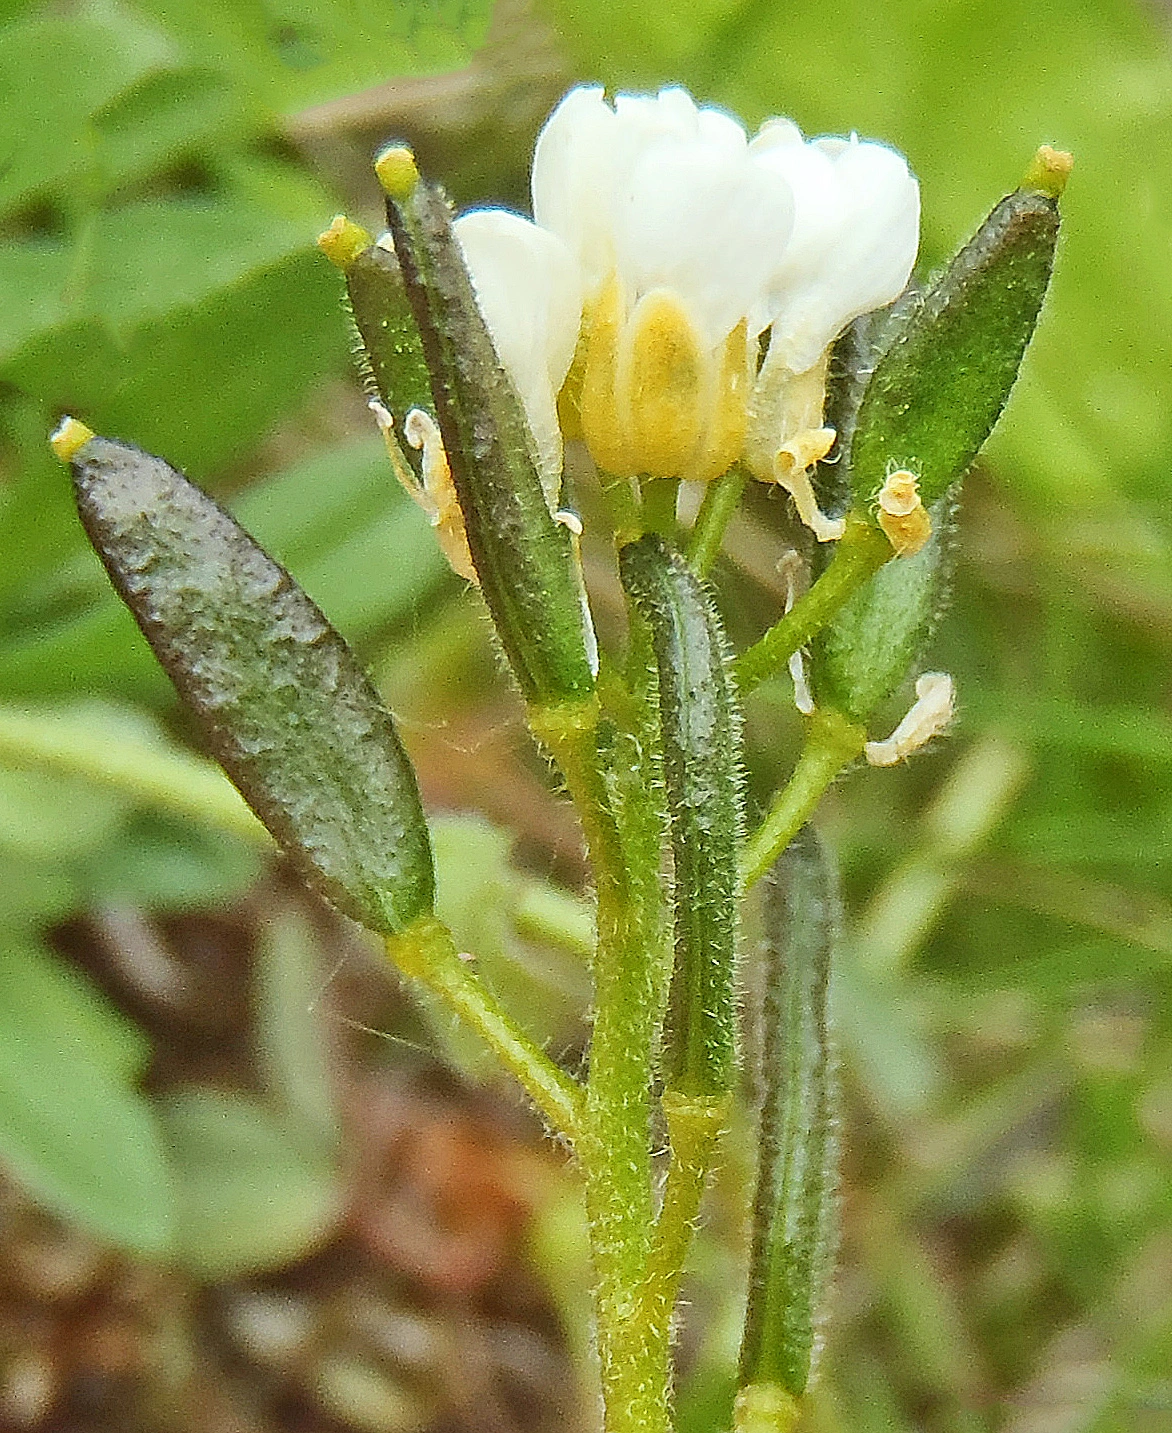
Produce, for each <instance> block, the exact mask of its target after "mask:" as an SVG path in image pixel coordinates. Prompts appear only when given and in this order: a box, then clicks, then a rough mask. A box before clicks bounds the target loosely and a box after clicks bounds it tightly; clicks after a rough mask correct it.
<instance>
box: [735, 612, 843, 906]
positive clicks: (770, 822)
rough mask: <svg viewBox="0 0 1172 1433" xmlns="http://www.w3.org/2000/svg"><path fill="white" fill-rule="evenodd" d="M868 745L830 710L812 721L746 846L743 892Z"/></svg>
mask: <svg viewBox="0 0 1172 1433" xmlns="http://www.w3.org/2000/svg"><path fill="white" fill-rule="evenodd" d="M794 610H795V611H796V610H797V609H796V608H795V609H794ZM866 739H867V733H866V731H865V729H864V728H863V727H861V726H857V725H856V724H855V723H854V722H852V721H848V720H847V718H846V717H844V716H842V715H841V714H840V713H839V712H836V711H833V710H831V709H829V708H826V709H823V708H819V710H817V711H816V712H815V713H814V715H813V716H812V717H810V719H809V725H808V727H807V730H806V744H805V746H804V747H803V748H802V754H801V756H799V757H798V764H797V766H795V767H794V770H793V775H792V776H791V777H790V779H789V781H788V782H787V783H786V785H785V786H784V787H783V788H782V790H781V791H780V792H779V793H778V795H777V798H776V799H775V801H774V803H773V805H772V806H771V807H770V809H769V814H768V815H767V816H766V817H765V820H764V821H762V823H761V825H760V826H759V827H758V828H757V830H756V831H754V833H753V834H752V836H751V837H750V838H749V839H748V841H746V842H745V847H744V851H743V853H742V855H741V887H742V889H743V890H748V888H749V887H750V886H751V885H753V884H754V882H756V881H759V880H760V879H761V877H762V876H763V875H764V874H765V872H766V871H768V869H769V868H770V866H772V865H773V863H774V861H776V860H777V858H778V856H780V855H781V853H782V852H783V851H784V850H785V848H786V847H787V846H788V845H789V843H790V842H791V841H792V840H793V838H794V837H795V836H796V835H797V833H798V831H800V830H801V828H802V827H803V826H804V825H805V824H806V822H807V821H808V820H809V818H810V816H811V815H812V814H813V811H814V808H815V806H817V804H818V802H819V801H820V800H821V799H822V796H823V793H824V792H825V791H826V790H827V788H828V787H829V786H830V785H831V784H832V783H833V781H834V779H835V777H836V776H838V774H839V773H840V772H841V771H842V770H843V769H844V768H845V767H847V766H849V765H850V763H851V762H852V761H854V760H855V758H856V757H857V756H859V754H860V753H861V752H862V750H863V745H864V743H865V742H866Z"/></svg>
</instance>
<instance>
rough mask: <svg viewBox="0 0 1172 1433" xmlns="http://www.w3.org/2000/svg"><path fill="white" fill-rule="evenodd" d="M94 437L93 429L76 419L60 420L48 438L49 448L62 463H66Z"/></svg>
mask: <svg viewBox="0 0 1172 1433" xmlns="http://www.w3.org/2000/svg"><path fill="white" fill-rule="evenodd" d="M93 436H94V434H93V429H92V428H87V427H86V426H85V424H84V423H79V422H78V421H77V419H76V418H70V417H68V416H66V417H64V418H62V420H61V421H60V423H58V424H57V426H56V428H54V430H53V432H52V433H51V434H50V436H49V447H50V448H52V449H53V452H54V453H55V454H56V456H57V457H58V458H60V459H61V461H62V462H63V463H68V462H69V461H70V460H71V459H72V458H73V457H75V456H76V454H77V452H78V451H79V449H81V448H84V447H85V445H86V444H87V443H88V442H89V440H90V439H91V438H92V437H93Z"/></svg>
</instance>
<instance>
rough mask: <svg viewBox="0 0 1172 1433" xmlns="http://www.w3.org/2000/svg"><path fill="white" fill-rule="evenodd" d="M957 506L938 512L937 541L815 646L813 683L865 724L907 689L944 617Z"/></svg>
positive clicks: (876, 584)
mask: <svg viewBox="0 0 1172 1433" xmlns="http://www.w3.org/2000/svg"><path fill="white" fill-rule="evenodd" d="M954 507H955V504H954V502H953V500H952V499H951V498H949V497H945V498H942V499H941V500H940V501H939V502H937V503H936V504H935V506H934V507H933V508H932V509H931V512H930V517H931V521H932V536H931V537H930V538H929V539H928V541H927V543H925V545H924V546H923V547H922V548H921V549H920V551H919V552H917V553H916V554H915V555H914V556H912V557H901V558H898V559H896V560H895V561H893V562H888V563H886V564H885V565H884V566H883V567H881V568H880V569H879V571H878V572H877V573H876V574H875V575H874V577H872V578H871V579H870V580H869V581H868V582H867V583H865V584H864V586H862V587H860V588H859V590H858V591H857V592H856V593H855V594H854V596H853V597H850V598H848V599H847V601H846V603H845V604H844V605H843V607H842V608H840V610H839V611H838V612H837V613H836V615H835V616H834V617H833V619H832V620H831V621H830V623H829V624H828V625H827V626H826V627H824V628H823V629H822V631H821V632H819V633H818V635H817V636H816V637H815V638H814V640H813V642H812V643H811V645H810V684H811V687H812V689H813V692H814V696H815V700H816V702H818V703H822V702H825V703H826V704H827V705H829V706H831V707H834V708H835V709H836V710H837V711H840V712H842V714H843V715H844V716H847V717H850V718H851V720H852V721H856V722H865V721H866V720H867V719H868V717H870V716H871V715H872V713H873V712H874V711H875V709H876V707H878V706H879V705H880V703H881V702H884V701H886V700H887V698H888V697H889V696H891V695H892V693H893V692H895V691H896V689H897V688H898V687H899V685H900V683H901V682H903V680H904V679H905V677H906V676H907V675H908V672H909V671H910V670H911V668H912V666H913V664H914V663H915V662H916V660H917V658H918V657H919V656H920V653H921V652H922V651H923V650H924V648H925V647H926V645H927V643H928V640H929V638H930V637H931V635H932V631H933V629H934V628H935V626H936V623H937V621H938V620H939V617H940V614H941V613H942V611H943V610H944V607H945V604H946V601H947V596H948V581H949V575H950V572H951V567H952V555H953V551H954V548H955V538H954V532H955V519H954V514H953V510H954Z"/></svg>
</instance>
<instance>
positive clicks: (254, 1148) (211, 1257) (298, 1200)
mask: <svg viewBox="0 0 1172 1433" xmlns="http://www.w3.org/2000/svg"><path fill="white" fill-rule="evenodd" d="M159 1113H160V1116H161V1119H162V1121H163V1127H164V1130H165V1132H166V1140H167V1146H168V1150H169V1154H170V1158H171V1161H172V1164H173V1167H174V1171H175V1203H176V1230H175V1237H176V1252H177V1255H178V1257H179V1258H180V1259H181V1260H182V1262H183V1263H184V1264H186V1266H187V1267H188V1268H189V1269H190V1270H191V1271H192V1272H193V1273H194V1274H196V1275H197V1277H199V1278H202V1279H207V1280H209V1281H215V1280H221V1279H229V1278H235V1277H239V1276H240V1275H243V1274H253V1273H258V1272H261V1271H263V1270H266V1269H279V1268H281V1267H282V1266H284V1265H285V1264H288V1263H291V1262H292V1261H293V1260H295V1259H297V1258H300V1257H303V1256H304V1255H306V1254H308V1253H309V1252H310V1251H311V1250H312V1249H314V1248H316V1247H317V1246H318V1245H319V1244H321V1243H322V1242H324V1241H325V1240H326V1239H327V1238H328V1237H329V1235H330V1233H331V1231H332V1229H333V1227H334V1225H335V1223H336V1222H337V1219H338V1218H339V1215H340V1213H341V1207H342V1203H341V1201H342V1191H341V1187H340V1184H339V1180H338V1176H337V1171H336V1169H335V1168H334V1165H333V1162H332V1160H330V1159H329V1158H328V1157H326V1156H324V1155H322V1154H320V1153H309V1152H306V1150H305V1149H304V1148H303V1142H302V1141H300V1140H299V1139H298V1138H297V1136H296V1135H295V1133H293V1132H292V1131H291V1130H290V1129H289V1127H288V1126H287V1125H286V1124H284V1123H283V1122H282V1121H281V1120H279V1119H278V1118H276V1117H275V1116H274V1115H272V1114H270V1113H269V1112H268V1111H267V1110H265V1109H264V1108H262V1107H261V1106H260V1105H258V1104H257V1103H256V1102H255V1101H253V1100H250V1099H248V1098H246V1097H245V1096H243V1095H233V1094H227V1093H221V1092H219V1091H216V1090H211V1089H200V1088H196V1087H192V1088H190V1089H186V1090H181V1091H178V1092H176V1093H175V1094H172V1095H169V1096H167V1097H166V1098H164V1099H163V1100H161V1101H160V1105H159Z"/></svg>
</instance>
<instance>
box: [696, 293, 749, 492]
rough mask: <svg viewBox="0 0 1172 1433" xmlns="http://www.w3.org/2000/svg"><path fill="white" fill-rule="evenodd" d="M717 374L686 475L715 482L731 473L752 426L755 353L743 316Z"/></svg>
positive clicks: (730, 335) (733, 333)
mask: <svg viewBox="0 0 1172 1433" xmlns="http://www.w3.org/2000/svg"><path fill="white" fill-rule="evenodd" d="M719 363H720V367H719V371H718V373H717V375H716V394H715V401H714V403H713V405H712V410H711V412H710V414H709V415H708V426H707V430H706V431H705V434H704V441H703V443H702V445H701V448H700V453H699V455H698V457H697V458H696V460H695V466H694V468H693V470H692V471H691V472H690V473H686V474H685V476H686V477H689V478H699V479H700V481H701V482H711V480H712V479H713V478H719V477H720V476H721V474H722V473H727V472H728V470H729V468H731V467H732V465H733V463H735V462H736V460H737V459H738V458H739V457H740V455H741V450H742V448H743V447H744V446H745V433H746V432H747V430H748V426H749V394H750V392H751V391H752V387H753V355H752V353H751V352H750V349H749V341H748V338H747V336H746V332H745V322H744V320H743V319H742V320H741V322H740V323H739V324H737V326H736V328H734V329H733V331H732V333H730V334H729V336H728V338H727V339H725V342H724V351H723V352H722V354H721V355H720V360H719Z"/></svg>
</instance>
